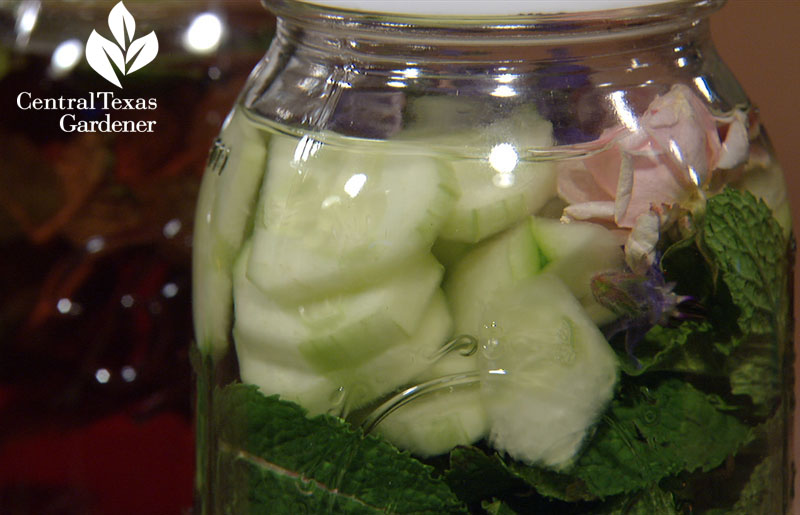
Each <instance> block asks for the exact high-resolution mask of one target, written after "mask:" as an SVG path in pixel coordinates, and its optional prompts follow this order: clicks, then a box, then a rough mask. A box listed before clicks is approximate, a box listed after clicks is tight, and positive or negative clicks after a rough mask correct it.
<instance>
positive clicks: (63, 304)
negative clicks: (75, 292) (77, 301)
mask: <svg viewBox="0 0 800 515" xmlns="http://www.w3.org/2000/svg"><path fill="white" fill-rule="evenodd" d="M56 309H57V310H58V312H59V313H61V314H64V315H66V314H67V313H69V312H70V310H71V309H72V301H71V300H69V299H58V302H57V303H56Z"/></svg>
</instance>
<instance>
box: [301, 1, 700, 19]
mask: <svg viewBox="0 0 800 515" xmlns="http://www.w3.org/2000/svg"><path fill="white" fill-rule="evenodd" d="M297 1H299V2H302V3H306V4H313V5H317V6H320V7H323V8H326V9H336V10H341V11H349V12H364V13H372V14H384V15H412V16H437V17H438V16H441V17H444V18H453V17H459V18H463V17H467V16H473V17H479V16H531V15H542V14H559V13H578V12H598V11H612V10H616V9H625V8H639V7H647V6H651V5H654V4H670V3H672V4H674V3H686V2H685V0H570V1H569V2H565V1H564V0H493V1H491V2H459V3H458V4H457V7H456V8H454V5H453V3H452V1H451V0H404V1H403V2H397V1H396V0H297ZM454 11H455V12H454Z"/></svg>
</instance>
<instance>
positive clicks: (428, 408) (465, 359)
mask: <svg viewBox="0 0 800 515" xmlns="http://www.w3.org/2000/svg"><path fill="white" fill-rule="evenodd" d="M477 370H478V362H477V356H476V355H474V354H473V355H472V356H461V355H459V354H452V355H447V356H445V357H444V358H442V359H441V360H440V361H439V362H437V363H436V364H435V365H434V366H433V367H432V368H431V369H430V370H428V371H426V372H425V373H424V374H422V375H420V376H418V377H416V378H415V379H414V380H413V381H412V383H414V384H420V383H423V382H425V381H429V380H432V379H437V378H442V377H446V376H450V375H453V374H458V373H470V372H475V371H477ZM377 431H378V433H379V434H381V435H382V436H383V437H384V438H386V439H387V440H388V441H390V442H392V443H393V444H394V445H396V446H397V447H398V448H400V449H405V450H407V451H409V452H411V453H412V454H415V455H417V456H420V457H423V458H427V457H429V456H437V455H440V454H444V453H446V452H448V451H449V450H450V449H452V448H454V447H456V446H457V445H470V444H472V443H475V442H477V441H478V440H480V439H482V438H484V437H485V436H486V435H487V434H488V433H489V420H488V418H487V415H486V410H485V409H484V407H483V403H482V401H481V395H480V384H479V383H478V382H477V381H476V382H475V383H474V384H471V385H462V386H457V387H455V388H445V389H441V390H437V391H435V392H433V393H428V394H424V395H421V396H419V397H417V398H415V399H413V400H410V401H409V402H408V404H405V405H403V406H401V407H400V408H398V409H397V410H395V411H393V412H392V413H391V414H389V415H388V416H387V417H386V418H385V419H383V420H382V421H381V422H380V424H378V426H377Z"/></svg>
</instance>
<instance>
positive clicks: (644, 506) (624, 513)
mask: <svg viewBox="0 0 800 515" xmlns="http://www.w3.org/2000/svg"><path fill="white" fill-rule="evenodd" d="M680 513H683V511H681V510H679V509H678V506H677V505H676V503H675V496H673V495H672V493H671V492H667V491H664V490H662V489H661V488H659V487H658V486H653V487H651V488H647V489H644V490H642V491H639V492H636V493H635V494H631V495H629V496H626V497H622V498H620V499H616V500H614V501H613V502H611V503H610V506H609V507H608V508H606V510H605V511H602V512H599V513H598V515H600V514H603V515H653V514H658V515H678V514H680Z"/></svg>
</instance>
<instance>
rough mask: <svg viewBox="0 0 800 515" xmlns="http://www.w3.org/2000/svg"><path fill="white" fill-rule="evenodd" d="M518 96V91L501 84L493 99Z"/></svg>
mask: <svg viewBox="0 0 800 515" xmlns="http://www.w3.org/2000/svg"><path fill="white" fill-rule="evenodd" d="M516 94H517V91H516V90H515V89H514V88H512V87H511V86H509V85H507V84H500V85H499V86H497V87H496V88H494V91H492V93H491V95H492V96H493V97H513V96H515V95H516Z"/></svg>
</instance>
